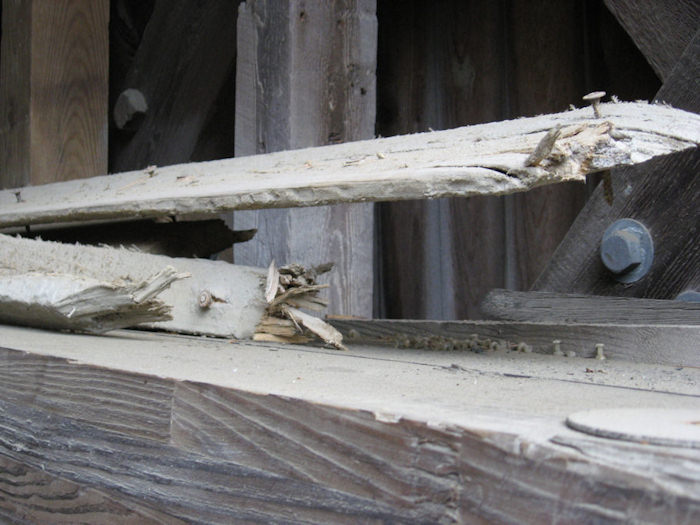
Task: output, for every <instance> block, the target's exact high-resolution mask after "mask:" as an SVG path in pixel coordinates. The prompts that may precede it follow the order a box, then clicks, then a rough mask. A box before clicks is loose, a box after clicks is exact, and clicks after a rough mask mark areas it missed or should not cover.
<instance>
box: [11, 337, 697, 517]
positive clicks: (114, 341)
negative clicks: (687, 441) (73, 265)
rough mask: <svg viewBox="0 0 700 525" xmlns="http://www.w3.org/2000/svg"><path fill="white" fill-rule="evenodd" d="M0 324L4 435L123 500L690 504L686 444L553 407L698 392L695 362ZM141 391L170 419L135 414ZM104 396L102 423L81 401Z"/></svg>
mask: <svg viewBox="0 0 700 525" xmlns="http://www.w3.org/2000/svg"><path fill="white" fill-rule="evenodd" d="M0 341H2V344H1V345H0V347H5V348H7V350H0V378H1V379H2V381H0V392H2V396H1V399H2V401H0V406H1V407H2V410H1V411H0V450H1V451H2V452H1V453H2V454H3V455H4V456H5V457H7V458H10V460H11V461H12V462H14V465H17V464H19V465H20V466H22V465H27V466H28V467H29V468H30V469H35V470H36V469H39V468H41V469H42V470H43V471H44V472H45V473H46V474H47V475H49V476H56V477H61V478H64V479H66V480H67V481H69V482H71V483H74V484H75V485H77V486H79V487H82V488H83V489H85V488H89V489H91V490H97V491H99V492H102V493H107V494H110V495H111V496H112V497H115V500H116V501H117V502H118V503H120V504H122V505H124V506H125V507H126V508H132V507H130V506H129V504H128V502H137V503H139V504H142V505H146V506H148V507H150V508H153V509H154V510H156V511H160V512H162V513H164V514H171V515H176V516H177V517H179V518H182V519H185V520H194V521H208V522H215V523H227V522H228V523H230V522H231V521H245V520H259V521H267V522H271V521H284V522H289V523H298V522H304V521H306V522H309V521H311V522H334V523H337V522H348V523H356V522H358V521H364V522H372V521H378V522H409V521H410V522H426V523H428V522H429V523H441V522H446V523H447V522H451V521H457V522H459V521H462V522H470V521H477V520H481V521H491V522H494V521H501V522H503V521H506V522H508V521H518V522H519V523H542V522H547V521H551V520H552V519H553V517H555V516H556V517H558V519H566V520H568V521H572V522H586V521H596V520H599V521H600V520H604V519H605V520H632V521H634V520H638V519H642V518H644V519H645V520H647V521H652V522H661V521H663V522H666V523H689V522H693V521H696V520H697V514H698V495H697V490H696V487H697V484H698V482H700V479H699V478H698V468H697V466H698V457H697V453H691V451H688V450H684V449H678V448H674V447H657V446H650V445H638V444H632V443H617V442H615V441H613V440H607V439H602V438H595V437H590V436H585V435H583V434H579V433H577V432H575V431H573V430H570V429H568V428H566V426H565V424H564V420H565V417H566V416H567V415H568V414H570V413H572V412H574V411H579V410H587V409H592V408H597V407H599V406H601V405H604V406H606V407H634V406H646V407H655V408H666V407H678V408H686V409H695V410H697V409H698V408H700V404H699V403H700V399H698V397H697V395H696V393H694V392H697V380H698V378H697V373H696V371H695V370H688V369H685V370H676V369H675V368H673V367H662V366H650V365H645V364H635V363H624V362H617V363H616V362H614V361H607V362H602V363H601V362H597V361H595V360H591V359H581V358H556V357H551V356H542V355H537V354H519V353H514V352H511V353H507V352H495V353H489V354H474V353H471V352H466V353H455V352H428V351H417V350H414V351H407V350H394V349H388V348H386V349H382V348H369V347H362V346H358V347H352V346H351V347H350V349H349V351H348V352H342V353H341V352H335V351H328V350H324V349H320V348H312V347H304V346H300V347H295V348H292V347H289V346H288V345H278V344H273V343H264V344H263V343H261V344H251V343H247V344H245V343H234V344H231V343H228V342H225V341H220V340H219V341H217V340H211V339H203V338H192V337H175V336H167V335H163V334H150V333H143V332H140V333H139V332H131V333H130V332H127V331H120V332H115V333H114V334H113V335H111V336H107V337H96V336H76V335H72V334H49V333H46V332H41V331H37V330H30V329H21V328H14V327H2V326H0ZM588 366H593V367H594V368H595V370H596V372H595V373H588V372H587V371H586V368H587V367H588ZM47 370H50V371H51V374H50V375H47V374H46V371H47ZM603 372H604V373H603ZM631 376H634V378H635V379H634V380H632V379H631V378H630V377H631ZM94 378H98V379H99V381H94ZM152 383H155V385H157V386H158V389H157V390H158V393H159V395H158V396H152V395H149V394H148V392H149V390H153V389H154V388H156V387H155V386H154V385H153V384H152ZM76 389H78V390H76ZM105 392H109V397H107V396H106V395H105ZM76 393H79V394H80V395H76ZM91 393H94V396H93V395H91ZM95 399H99V400H101V401H100V402H95ZM146 401H148V406H149V407H150V408H151V410H155V411H156V413H157V414H158V416H159V417H158V421H160V422H163V421H171V422H172V423H171V425H167V424H162V423H161V424H159V425H153V424H152V423H150V422H149V421H148V418H146V417H144V411H143V409H142V408H143V407H144V406H145V403H146ZM103 403H107V404H106V406H107V407H113V408H116V407H117V405H118V407H119V409H120V410H122V411H123V413H124V416H125V417H124V416H122V417H121V418H120V421H122V425H121V426H120V427H119V428H116V427H114V418H107V417H106V416H105V415H104V414H100V413H99V411H97V410H92V411H85V410H83V408H84V407H91V408H95V407H97V406H99V405H102V404H103ZM168 414H169V415H170V419H167V418H166V416H167V415H168ZM154 427H157V428H158V429H159V430H160V431H161V432H165V435H164V436H163V435H161V434H157V435H153V436H148V435H147V434H146V433H145V430H148V429H150V428H154ZM163 437H165V440H164V439H163ZM579 447H580V448H579ZM13 468H14V467H13ZM15 478H16V476H15V475H12V474H9V479H10V481H12V480H13V479H15ZM7 479H8V474H7V473H5V472H2V471H1V470H0V483H2V482H4V481H5V480H7ZM48 490H49V489H48V488H47V489H44V488H42V487H31V488H28V489H27V491H28V492H31V493H32V494H36V496H37V497H40V496H41V494H44V493H46V492H45V491H48ZM0 494H1V493H0ZM601 494H603V496H601ZM593 500H594V501H595V502H596V504H595V505H589V504H584V503H582V502H587V501H593ZM0 501H2V496H0Z"/></svg>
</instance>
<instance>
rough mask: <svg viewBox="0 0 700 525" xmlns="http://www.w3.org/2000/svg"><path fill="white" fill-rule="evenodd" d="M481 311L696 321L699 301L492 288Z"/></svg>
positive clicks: (532, 317)
mask: <svg viewBox="0 0 700 525" xmlns="http://www.w3.org/2000/svg"><path fill="white" fill-rule="evenodd" d="M481 311H482V313H483V314H484V315H486V316H487V317H489V318H490V319H501V320H506V321H530V322H544V323H597V324H652V325H679V324H680V325H700V304H699V303H690V302H683V301H669V300H664V299H639V298H636V297H608V296H595V295H583V294H565V293H557V292H516V291H513V290H492V291H491V292H489V294H488V295H487V296H486V298H485V299H484V300H483V302H482V303H481Z"/></svg>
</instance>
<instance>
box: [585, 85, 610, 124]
mask: <svg viewBox="0 0 700 525" xmlns="http://www.w3.org/2000/svg"><path fill="white" fill-rule="evenodd" d="M604 96H605V91H593V92H592V93H589V94H588V95H584V96H583V100H585V101H586V102H590V103H591V105H592V106H593V114H594V115H595V117H596V118H600V100H601V99H602V98H603V97H604Z"/></svg>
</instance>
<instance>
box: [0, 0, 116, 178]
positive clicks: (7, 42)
mask: <svg viewBox="0 0 700 525" xmlns="http://www.w3.org/2000/svg"><path fill="white" fill-rule="evenodd" d="M108 22H109V1H108V0H94V1H93V0H55V1H49V0H27V1H19V0H5V1H4V2H3V38H2V50H0V53H1V55H2V56H1V57H0V63H2V66H0V67H2V72H0V84H1V87H0V95H1V96H2V98H1V99H0V144H1V145H2V147H1V148H0V169H1V170H2V174H1V175H0V178H1V180H0V184H1V185H3V186H4V187H14V186H20V185H25V184H42V183H46V182H54V181H60V180H68V179H75V178H82V177H91V176H94V175H99V174H102V173H105V172H106V171H107V95H108V93H107V90H108V47H109V42H108Z"/></svg>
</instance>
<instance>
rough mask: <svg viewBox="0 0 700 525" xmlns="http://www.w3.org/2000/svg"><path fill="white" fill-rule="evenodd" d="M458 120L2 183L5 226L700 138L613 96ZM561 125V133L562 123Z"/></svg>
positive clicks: (364, 195)
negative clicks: (299, 145)
mask: <svg viewBox="0 0 700 525" xmlns="http://www.w3.org/2000/svg"><path fill="white" fill-rule="evenodd" d="M600 114H601V117H600V118H594V116H593V111H592V110H591V109H590V108H586V109H579V110H573V111H567V112H565V113H559V114H554V115H543V116H539V117H532V118H523V119H518V120H513V121H506V122H496V123H491V124H483V125H478V126H469V127H464V128H458V129H453V130H448V131H437V132H430V133H419V134H415V135H408V136H398V137H392V138H382V139H374V140H370V141H359V142H352V143H347V144H340V145H333V146H323V147H319V148H309V149H301V150H295V151H285V152H278V153H271V154H265V155H255V156H250V157H242V158H234V159H228V160H223V161H213V162H202V163H193V164H183V165H178V166H169V167H164V168H149V169H146V170H143V171H135V172H128V173H122V174H118V175H110V176H101V177H96V178H93V179H90V180H85V181H69V182H62V183H55V184H48V185H44V186H34V187H25V188H16V189H10V190H4V191H2V192H0V227H6V226H16V225H26V224H34V223H42V222H60V221H76V220H88V219H100V218H119V217H125V216H130V217H135V216H162V215H172V214H178V213H191V212H209V213H217V212H222V211H227V210H236V209H257V208H285V207H295V206H316V205H323V204H330V203H336V202H352V201H381V200H400V199H414V198H437V197H446V196H470V195H487V194H506V193H513V192H518V191H526V190H528V189H531V188H534V187H536V186H540V185H543V184H550V183H554V182H561V181H569V180H584V179H585V176H586V174H588V173H592V172H596V171H599V170H604V169H609V168H613V167H616V166H622V165H629V164H636V163H640V162H644V161H646V160H648V159H650V158H652V157H654V156H657V155H665V154H669V153H672V152H675V151H680V150H684V149H687V148H695V147H696V146H697V145H698V143H700V116H698V115H695V114H692V113H686V112H682V111H679V110H675V109H673V108H670V107H667V106H664V105H648V104H645V103H611V104H603V105H602V106H601V108H600ZM557 127H560V129H559V131H558V132H554V131H553V130H555V129H556V128H557Z"/></svg>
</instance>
